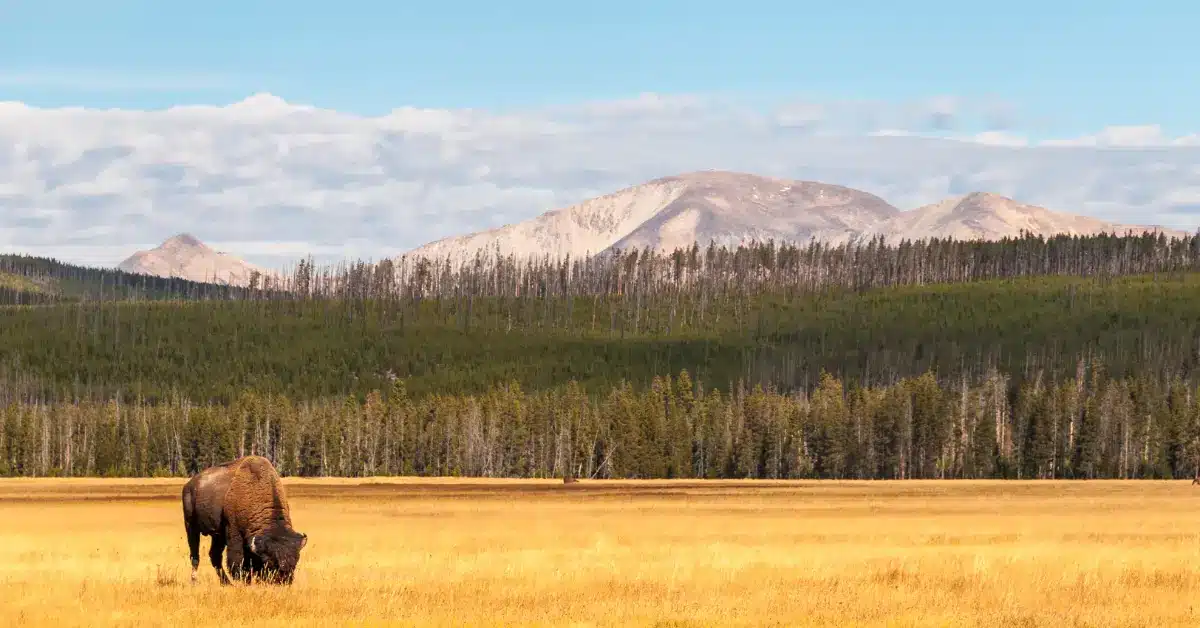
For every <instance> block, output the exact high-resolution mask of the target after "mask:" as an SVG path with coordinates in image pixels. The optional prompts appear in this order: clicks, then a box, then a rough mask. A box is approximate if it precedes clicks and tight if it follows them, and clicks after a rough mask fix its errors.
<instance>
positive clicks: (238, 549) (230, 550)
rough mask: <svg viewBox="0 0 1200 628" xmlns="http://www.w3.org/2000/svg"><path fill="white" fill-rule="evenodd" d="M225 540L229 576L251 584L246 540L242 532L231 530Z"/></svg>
mask: <svg viewBox="0 0 1200 628" xmlns="http://www.w3.org/2000/svg"><path fill="white" fill-rule="evenodd" d="M226 538H227V540H226V542H225V562H226V564H228V565H229V577H230V578H231V579H233V580H241V581H242V582H245V583H247V584H249V582H250V570H248V569H246V541H245V539H243V538H242V535H241V534H238V533H237V532H231V533H230V534H229V536H228V537H226Z"/></svg>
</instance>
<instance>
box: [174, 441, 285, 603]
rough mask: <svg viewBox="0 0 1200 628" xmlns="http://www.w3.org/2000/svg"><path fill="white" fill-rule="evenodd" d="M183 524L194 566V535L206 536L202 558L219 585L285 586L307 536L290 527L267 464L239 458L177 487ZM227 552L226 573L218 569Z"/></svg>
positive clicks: (274, 475)
mask: <svg viewBox="0 0 1200 628" xmlns="http://www.w3.org/2000/svg"><path fill="white" fill-rule="evenodd" d="M183 525H184V528H185V529H186V530H187V539H188V549H189V550H190V551H191V559H192V582H195V581H196V570H197V569H198V568H199V566H200V535H202V534H203V535H204V536H209V537H212V545H211V547H210V548H209V550H208V557H209V559H210V560H211V561H212V566H213V569H215V570H217V576H218V577H219V578H220V579H221V584H229V582H230V577H232V579H233V580H242V581H243V582H247V583H249V582H250V581H251V578H254V577H257V578H258V579H259V580H262V581H266V582H270V583H273V584H291V583H292V578H293V577H294V575H295V572H296V564H297V563H298V562H299V561H300V550H301V549H302V548H303V547H304V545H305V544H306V543H307V542H308V535H305V534H301V533H299V532H296V531H295V530H294V529H292V519H291V514H290V512H289V511H288V503H287V495H286V494H285V493H284V490H283V484H282V483H281V482H280V480H279V474H278V473H276V472H275V467H273V466H271V461H269V460H267V459H266V458H263V457H262V456H244V457H242V458H238V459H237V460H234V461H231V462H226V463H225V464H219V465H216V466H214V467H209V468H207V469H205V470H203V471H201V472H200V473H197V474H196V475H194V476H192V478H191V479H190V480H188V482H187V484H185V485H184V486H183ZM223 551H227V552H228V557H227V561H228V565H229V575H228V576H226V574H225V571H224V570H223V569H221V553H222V552H223Z"/></svg>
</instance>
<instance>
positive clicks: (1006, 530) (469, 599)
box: [0, 479, 1200, 628]
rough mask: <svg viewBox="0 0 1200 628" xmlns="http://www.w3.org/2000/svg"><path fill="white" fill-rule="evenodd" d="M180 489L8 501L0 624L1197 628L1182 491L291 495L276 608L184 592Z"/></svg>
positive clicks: (973, 485) (70, 492)
mask: <svg viewBox="0 0 1200 628" xmlns="http://www.w3.org/2000/svg"><path fill="white" fill-rule="evenodd" d="M181 484H182V481H180V480H117V481H114V480H5V481H2V482H0V591H3V594H2V595H0V625H9V626H15V625H51V624H52V625H139V626H141V625H170V626H174V627H180V628H181V627H183V626H206V627H207V626H216V625H248V624H253V625H256V626H258V625H276V626H284V625H286V626H325V625H364V624H369V625H379V624H403V625H413V624H416V625H576V626H593V625H594V626H618V625H620V626H625V625H655V624H657V625H696V626H712V625H787V626H852V625H865V626H885V625H887V626H930V625H937V626H942V625H946V626H949V625H954V626H1004V627H1005V628H1012V627H1014V626H1043V625H1044V626H1172V625H1180V626H1195V625H1200V612H1197V610H1196V609H1195V608H1194V599H1195V596H1196V594H1197V593H1200V543H1198V541H1200V528H1198V527H1197V525H1196V524H1197V519H1198V516H1197V515H1200V490H1197V489H1194V488H1192V487H1190V486H1189V485H1188V483H1187V482H1186V481H1182V482H1148V481H1142V482H1115V481H1114V482H1086V483H1082V482H1081V483H1060V482H932V481H931V482H925V481H909V482H894V483H893V482H838V483H818V482H707V483H685V482H671V481H663V482H632V481H631V482H617V481H613V482H589V481H586V480H585V481H583V482H580V483H579V484H576V485H570V486H564V485H562V484H561V483H553V482H541V481H504V480H498V481H477V480H471V481H465V480H420V481H417V480H390V479H374V480H366V481H353V480H335V481H329V480H321V481H319V480H297V479H288V480H287V484H288V486H289V491H290V492H291V495H292V511H293V519H294V522H295V525H296V527H297V529H298V530H300V531H303V532H306V533H308V534H309V538H310V541H309V544H308V547H307V548H306V549H305V551H304V555H303V557H302V559H301V563H300V569H299V572H298V575H297V581H296V583H295V585H294V586H292V587H290V588H275V587H269V586H263V585H256V586H251V587H242V586H235V587H227V588H223V587H221V586H219V585H218V584H217V582H216V577H215V575H214V573H213V571H212V568H211V567H210V566H209V565H208V560H207V549H208V539H204V540H203V542H202V547H201V555H202V563H201V572H200V575H201V580H200V583H199V584H197V585H194V586H193V585H191V584H190V583H189V578H188V571H189V566H188V560H187V544H186V541H185V538H184V535H183V526H182V520H181V511H180V506H179V500H178V495H179V487H180V486H181Z"/></svg>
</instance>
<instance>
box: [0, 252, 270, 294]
mask: <svg viewBox="0 0 1200 628" xmlns="http://www.w3.org/2000/svg"><path fill="white" fill-rule="evenodd" d="M261 288H265V289H268V290H270V288H269V286H265V285H264V286H262V287H261ZM262 291H263V290H261V289H260V290H258V291H257V292H262ZM274 292H275V291H274V290H270V293H272V294H273V293H274ZM248 293H249V291H248V290H247V289H246V288H238V287H236V286H224V285H219V284H211V283H201V282H196V281H187V280H184V279H177V278H164V277H155V276H152V275H142V274H138V273H127V272H124V271H121V270H116V269H111V268H88V267H84V266H77V265H74V264H67V263H64V262H60V261H58V260H55V259H51V258H46V257H32V256H28V255H12V254H5V255H0V306H2V305H42V304H49V303H74V302H79V301H144V300H158V301H163V300H167V301H179V300H209V299H238V298H245V297H246V296H247V295H248Z"/></svg>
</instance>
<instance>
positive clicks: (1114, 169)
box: [0, 80, 1200, 267]
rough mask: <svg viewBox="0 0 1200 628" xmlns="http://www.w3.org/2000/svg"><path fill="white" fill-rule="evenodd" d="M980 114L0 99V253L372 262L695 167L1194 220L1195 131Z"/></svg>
mask: <svg viewBox="0 0 1200 628" xmlns="http://www.w3.org/2000/svg"><path fill="white" fill-rule="evenodd" d="M2 82H3V81H2V80H0V83H2ZM979 109H980V107H979V106H978V105H976V104H972V103H969V102H964V101H962V100H959V99H949V98H945V99H934V100H932V101H929V102H925V103H917V104H914V105H906V106H891V107H889V106H882V105H879V104H877V103H838V102H834V103H830V102H811V103H782V104H780V103H775V104H773V105H772V106H761V107H751V106H748V105H745V104H738V103H732V102H729V101H726V100H722V99H719V98H713V97H706V96H705V97H701V96H687V97H676V96H659V95H654V94H646V95H641V96H638V97H636V98H631V99H626V100H622V101H615V102H602V103H588V104H584V105H579V106H559V107H553V108H545V109H540V110H530V111H517V112H504V113H498V112H488V111H481V110H438V109H417V108H412V107H405V108H397V109H395V110H393V111H392V112H390V113H389V114H387V115H383V116H380V117H374V118H370V117H360V116H354V115H349V114H345V113H340V112H336V111H329V110H322V109H317V108H313V107H306V106H298V105H294V104H289V103H287V102H284V101H282V100H280V99H278V98H276V97H274V96H271V95H268V94H260V95H256V96H253V97H251V98H249V99H247V100H245V101H243V102H240V103H236V104H234V105H230V106H226V107H211V106H181V107H175V108H172V109H168V110H163V111H119V110H104V111H100V110H87V109H82V108H71V109H48V110H44V109H37V108H33V107H27V106H24V105H21V104H20V103H0V250H4V251H18V252H29V253H35V254H39V255H52V256H56V257H60V258H62V259H67V260H72V261H78V262H83V263H89V264H116V263H117V262H119V261H120V260H121V259H123V258H124V257H126V256H128V255H129V254H130V253H132V252H133V251H134V250H136V249H139V248H148V247H151V246H154V245H156V244H157V243H159V242H161V241H162V240H164V239H166V238H167V237H169V236H171V235H174V234H176V233H179V232H185V231H186V232H190V233H193V234H195V235H196V236H198V237H199V238H201V239H202V240H204V241H206V242H210V243H211V244H213V246H215V247H217V248H219V249H221V250H227V251H229V252H231V253H235V254H238V255H240V256H242V257H245V258H246V259H248V260H250V261H252V262H256V263H260V264H264V265H267V266H276V267H280V266H285V265H290V264H292V263H294V262H295V261H296V260H297V259H298V258H300V257H301V256H302V255H303V253H304V252H310V253H312V254H313V256H314V258H316V259H317V260H319V261H322V262H330V261H336V260H341V259H343V258H346V257H351V258H356V257H362V258H367V257H369V258H373V259H379V258H381V257H384V256H389V255H394V254H398V253H400V252H403V251H404V250H407V249H409V248H412V247H415V246H418V245H420V244H423V243H425V242H427V241H430V240H433V239H436V238H440V237H444V236H449V235H455V234H460V233H466V232H469V231H474V230H478V229H483V228H488V227H494V226H499V225H502V224H505V223H510V222H515V221H519V220H523V219H526V218H531V217H533V216H535V215H537V214H540V213H542V212H544V211H546V210H548V209H552V208H555V207H561V206H564V205H567V204H570V203H574V202H578V201H581V200H583V199H585V198H588V197H592V196H596V195H600V194H604V193H607V192H611V191H614V190H616V189H619V188H621V187H624V186H627V185H633V184H636V183H640V182H643V181H646V180H649V179H652V178H655V177H659V176H665V175H670V174H676V173H680V172H686V171H691V170H701V169H710V168H713V169H726V170H740V171H746V172H755V173H759V174H765V175H774V176H784V177H794V178H800V179H815V180H821V181H827V182H832V183H839V184H843V185H848V186H851V187H856V188H860V189H863V190H866V191H869V192H872V193H875V194H879V195H880V196H882V197H884V198H885V199H887V200H889V201H890V202H892V203H893V204H895V205H897V206H898V207H901V208H902V209H907V208H911V207H915V206H917V205H920V204H924V203H928V202H932V201H935V200H939V199H941V198H944V197H947V196H951V195H956V194H964V193H967V192H970V191H975V190H988V191H993V192H997V193H1000V194H1005V195H1008V196H1012V197H1014V198H1017V199H1019V200H1021V201H1024V202H1030V203H1036V204H1040V205H1044V206H1047V207H1050V208H1052V209H1056V210H1060V211H1068V212H1074V213H1083V214H1089V215H1094V216H1097V217H1100V218H1105V219H1109V220H1120V221H1129V222H1138V223H1146V222H1150V223H1158V224H1163V225H1167V226H1171V227H1176V228H1183V229H1188V230H1192V229H1195V228H1196V226H1197V222H1198V221H1200V205H1198V204H1197V200H1196V190H1197V189H1200V145H1197V136H1195V135H1193V136H1188V137H1183V138H1172V137H1167V136H1166V135H1165V134H1164V133H1163V132H1162V130H1161V129H1159V128H1158V127H1154V126H1147V127H1111V128H1109V129H1104V130H1102V131H1101V132H1099V133H1097V134H1095V135H1090V136H1086V137H1082V138H1074V139H1071V140H1067V141H1058V142H1041V143H1040V144H1031V143H1030V142H1028V141H1027V140H1026V139H1025V138H1024V137H1023V136H1022V135H1020V133H1019V130H1018V129H1014V128H1012V127H1013V126H1014V124H1013V118H1012V116H1011V114H1009V113H1004V115H1003V117H1004V121H1003V124H993V125H991V126H992V128H989V129H988V130H986V131H983V132H977V133H973V132H967V131H965V128H967V127H969V126H970V125H969V124H966V123H965V122H964V121H966V120H969V119H970V118H971V116H973V115H975V113H976V111H977V110H979ZM982 109H985V110H987V112H985V117H988V116H991V118H995V117H996V116H997V115H999V114H996V113H995V111H996V107H995V106H994V104H989V103H985V104H984V105H983V106H982ZM989 119H990V118H989ZM996 126H1003V127H1004V128H1003V130H1000V129H997V128H994V127H996ZM882 129H890V130H882ZM948 129H957V131H956V133H954V134H949V133H948ZM935 133H937V134H941V135H942V137H934V136H933V135H931V134H935ZM1049 144H1054V145H1049Z"/></svg>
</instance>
